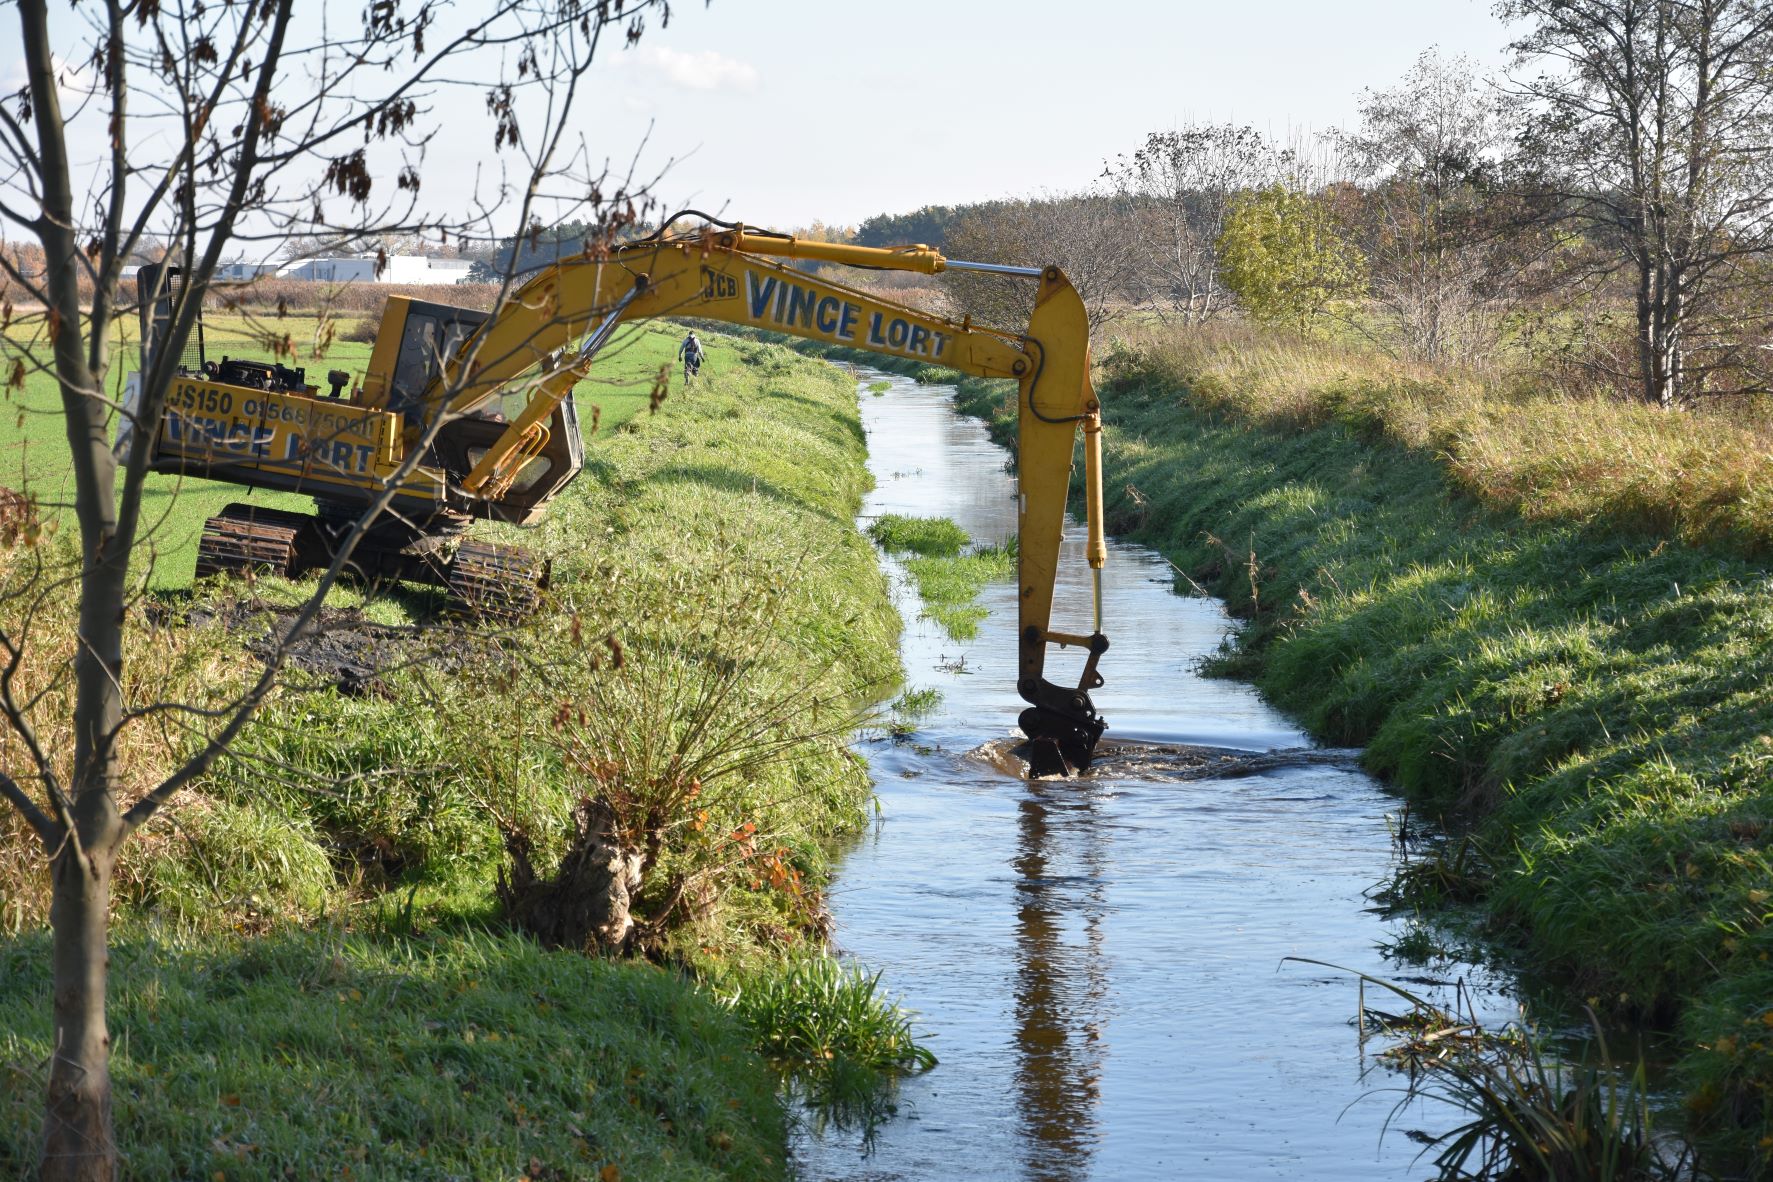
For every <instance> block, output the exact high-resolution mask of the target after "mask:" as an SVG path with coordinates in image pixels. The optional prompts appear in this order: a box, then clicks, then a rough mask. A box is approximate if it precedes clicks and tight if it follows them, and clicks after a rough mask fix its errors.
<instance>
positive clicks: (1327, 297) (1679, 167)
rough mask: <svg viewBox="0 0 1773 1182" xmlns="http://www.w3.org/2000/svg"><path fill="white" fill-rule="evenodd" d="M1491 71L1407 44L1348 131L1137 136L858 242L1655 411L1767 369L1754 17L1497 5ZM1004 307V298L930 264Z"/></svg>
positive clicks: (1126, 309)
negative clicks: (1402, 66) (1498, 370)
mask: <svg viewBox="0 0 1773 1182" xmlns="http://www.w3.org/2000/svg"><path fill="white" fill-rule="evenodd" d="M1497 12H1498V14H1499V15H1501V16H1503V17H1504V18H1505V19H1507V20H1509V21H1511V22H1513V23H1514V24H1515V26H1516V28H1517V31H1518V35H1517V37H1516V38H1515V40H1514V42H1513V43H1512V45H1511V47H1510V54H1509V61H1508V64H1507V67H1506V68H1505V69H1503V70H1501V71H1499V72H1496V73H1494V74H1489V73H1485V72H1483V71H1481V70H1480V69H1479V67H1478V66H1477V65H1476V64H1475V63H1473V62H1472V61H1470V60H1469V59H1466V58H1462V57H1451V56H1445V55H1442V54H1440V53H1438V52H1436V51H1434V50H1430V51H1428V52H1426V53H1424V54H1422V55H1421V57H1420V58H1419V59H1418V60H1417V62H1416V63H1415V65H1414V66H1413V67H1412V68H1411V69H1410V70H1409V72H1408V73H1406V74H1405V75H1404V76H1403V77H1402V78H1401V79H1399V80H1398V81H1397V82H1396V83H1395V84H1393V85H1391V86H1389V87H1385V88H1381V89H1374V90H1369V91H1367V92H1365V93H1364V94H1363V95H1362V97H1361V102H1360V105H1359V119H1358V124H1357V126H1355V127H1353V128H1350V129H1345V130H1336V131H1331V132H1328V133H1324V134H1321V135H1318V136H1314V137H1311V138H1309V139H1304V140H1297V141H1294V142H1291V143H1280V142H1277V141H1276V140H1275V139H1274V138H1273V137H1272V136H1269V135H1267V134H1264V133H1263V132H1261V131H1259V130H1257V129H1255V128H1252V127H1248V126H1239V125H1235V124H1230V123H1190V124H1184V125H1182V126H1179V127H1176V128H1172V129H1169V130H1164V131H1157V132H1152V133H1150V134H1149V135H1147V136H1146V137H1145V139H1144V141H1143V142H1142V143H1141V144H1139V145H1138V146H1137V148H1135V149H1134V150H1133V151H1131V152H1130V153H1127V154H1124V155H1121V156H1117V157H1115V158H1113V159H1110V160H1108V161H1107V162H1106V163H1105V167H1104V169H1103V172H1102V173H1101V175H1100V176H1099V177H1097V178H1095V180H1094V181H1093V182H1091V183H1090V184H1088V185H1086V186H1084V187H1082V188H1080V189H1079V190H1077V191H1074V192H1067V193H1059V194H1050V193H1049V194H1041V195H1033V196H1028V197H1024V198H1017V199H1011V200H999V201H991V202H983V203H976V204H968V205H958V206H927V207H925V208H923V209H920V210H917V211H915V212H912V213H908V214H900V215H880V216H876V217H872V218H869V219H868V220H866V221H864V222H863V223H861V225H860V226H858V227H857V229H856V231H855V232H854V237H855V240H856V241H858V242H862V243H864V244H870V245H884V244H886V243H889V242H905V241H921V242H928V243H930V244H931V245H935V246H939V247H941V248H942V249H943V250H944V251H945V252H946V253H947V254H948V255H949V256H950V257H955V258H968V259H976V260H980V261H986V262H1030V261H1036V262H1041V261H1052V262H1057V263H1059V264H1060V265H1061V266H1063V267H1065V268H1066V270H1067V272H1068V273H1069V274H1070V275H1071V277H1072V279H1073V281H1074V282H1075V283H1076V284H1077V286H1078V287H1079V289H1080V290H1081V291H1082V292H1083V293H1084V295H1085V298H1086V300H1087V302H1088V303H1089V305H1090V310H1091V313H1092V315H1093V316H1094V318H1095V320H1096V322H1097V323H1099V324H1112V323H1113V322H1114V321H1115V320H1116V319H1117V318H1120V317H1124V316H1127V315H1129V314H1138V315H1143V316H1145V317H1151V316H1157V317H1161V318H1163V319H1165V320H1168V321H1172V322H1177V323H1182V324H1189V325H1199V324H1204V323H1207V322H1210V321H1213V320H1216V319H1218V318H1220V317H1224V316H1227V315H1233V314H1241V315H1243V316H1247V317H1249V318H1251V319H1253V320H1257V321H1262V322H1267V323H1272V324H1281V325H1289V326H1293V327H1299V328H1307V329H1309V328H1311V327H1313V326H1321V325H1326V324H1330V323H1335V324H1338V325H1340V326H1341V328H1342V329H1343V330H1344V331H1348V332H1353V333H1356V334H1359V335H1360V336H1363V337H1365V338H1368V339H1370V340H1371V341H1372V342H1373V343H1374V344H1376V345H1378V346H1379V347H1382V348H1384V349H1386V350H1388V351H1390V352H1393V353H1396V354H1398V355H1400V356H1407V357H1411V358H1415V359H1420V360H1422V361H1427V362H1431V363H1438V364H1448V363H1451V364H1485V363H1490V362H1493V361H1495V360H1496V359H1498V358H1501V357H1508V358H1511V359H1514V358H1518V357H1520V356H1521V355H1522V354H1525V355H1526V357H1527V358H1528V359H1529V360H1532V361H1535V362H1538V363H1540V364H1542V365H1543V366H1546V367H1555V368H1558V369H1559V370H1560V371H1561V372H1562V373H1563V374H1564V375H1565V376H1566V377H1572V378H1578V379H1580V380H1581V381H1582V382H1583V383H1584V384H1586V385H1588V386H1590V387H1591V388H1602V389H1609V390H1614V391H1618V392H1621V393H1627V394H1630V395H1631V396H1634V397H1637V398H1641V399H1643V400H1644V401H1647V402H1650V403H1653V404H1656V405H1660V406H1665V407H1672V406H1677V405H1682V404H1687V403H1691V402H1693V401H1696V400H1699V399H1703V398H1711V397H1717V396H1726V395H1735V394H1745V393H1759V392H1765V391H1766V390H1768V389H1769V383H1770V381H1773V374H1769V372H1768V368H1767V363H1766V361H1765V360H1764V359H1765V358H1766V357H1767V356H1768V351H1769V350H1770V349H1773V315H1770V313H1769V311H1768V308H1769V305H1770V303H1773V301H1770V300H1769V298H1768V297H1769V295H1773V266H1770V265H1769V256H1770V255H1773V6H1769V5H1767V4H1764V3H1760V2H1748V0H1505V2H1503V3H1501V4H1499V5H1498V6H1497ZM945 287H946V289H947V291H948V293H949V294H950V295H951V296H952V297H953V298H954V299H955V301H956V302H957V304H958V305H959V306H961V307H964V308H965V309H966V310H967V311H968V312H970V313H972V314H973V315H975V316H977V317H979V318H981V319H990V320H995V321H997V322H999V323H1004V324H1016V323H1021V322H1022V321H1023V320H1024V319H1025V317H1026V312H1027V308H1026V301H1027V300H1028V299H1029V298H1030V297H1029V293H1027V292H1026V291H1024V290H1022V288H1021V287H1019V286H1017V285H1016V284H1014V283H1012V282H1008V281H1004V280H1001V279H996V278H994V277H991V276H981V275H977V274H959V273H951V274H950V275H949V276H948V277H946V278H945Z"/></svg>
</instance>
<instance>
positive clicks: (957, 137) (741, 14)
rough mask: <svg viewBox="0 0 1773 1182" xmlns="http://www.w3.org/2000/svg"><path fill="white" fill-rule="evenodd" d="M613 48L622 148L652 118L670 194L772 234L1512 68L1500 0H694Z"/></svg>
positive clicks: (604, 115) (595, 131)
mask: <svg viewBox="0 0 1773 1182" xmlns="http://www.w3.org/2000/svg"><path fill="white" fill-rule="evenodd" d="M673 7H674V8H675V10H676V11H675V16H674V18H673V20H672V22H671V26H670V28H669V29H666V30H662V31H661V30H658V29H656V28H654V29H652V30H651V31H649V33H648V34H647V37H646V39H645V40H644V41H643V42H642V43H641V45H640V46H639V47H638V48H635V49H632V50H618V51H615V52H611V53H609V54H608V55H607V58H606V61H605V65H604V68H602V69H600V71H599V81H598V86H597V90H596V92H595V93H594V94H593V96H592V101H591V102H590V103H589V104H587V105H586V106H585V107H583V108H582V110H583V111H584V113H585V118H584V124H585V129H586V131H587V132H588V133H589V134H590V135H591V136H592V138H593V139H594V140H595V141H596V142H598V143H600V144H602V145H604V146H605V148H606V150H607V151H609V152H610V154H611V155H614V156H621V155H622V154H624V153H626V152H631V151H632V149H633V145H634V144H635V143H637V142H638V140H639V137H640V136H641V134H642V133H643V132H644V131H645V129H646V127H647V124H648V121H651V123H652V141H651V148H652V151H651V155H650V158H651V159H652V160H653V162H654V163H659V162H662V161H663V159H664V158H665V157H666V155H671V156H675V157H678V158H679V160H678V162H677V163H676V164H675V166H674V167H673V168H672V169H671V171H670V172H669V174H668V175H667V177H666V178H665V181H664V183H663V185H662V190H663V191H664V193H665V194H667V195H668V197H670V198H674V199H677V200H679V201H681V202H682V203H685V204H689V203H694V204H697V205H699V206H700V207H702V208H705V209H709V210H710V211H712V210H714V209H715V208H716V207H725V208H726V209H727V210H728V211H729V213H730V214H731V215H733V216H736V217H739V218H742V219H743V220H745V221H749V222H753V223H756V224H763V225H781V226H786V225H799V224H806V223H810V222H811V221H813V220H814V219H815V218H816V219H820V220H823V221H826V222H838V223H854V222H857V221H859V220H861V219H862V218H865V217H867V216H868V215H870V214H874V213H881V212H902V211H905V210H910V209H915V208H917V207H918V206H920V205H926V204H942V203H952V202H959V201H971V200H978V199H983V198H990V197H1002V196H1010V195H1018V194H1026V193H1029V192H1032V191H1036V190H1040V189H1054V190H1062V189H1074V188H1077V187H1080V186H1082V185H1084V184H1087V183H1088V182H1089V181H1090V180H1091V179H1092V178H1094V177H1095V176H1096V175H1097V174H1098V173H1100V172H1101V170H1102V166H1103V161H1104V159H1105V158H1108V157H1112V156H1114V155H1117V154H1119V153H1121V152H1128V151H1131V150H1132V149H1134V148H1135V147H1137V146H1138V144H1139V143H1140V142H1141V140H1142V139H1143V138H1144V137H1145V135H1146V134H1147V133H1148V132H1151V131H1157V130H1162V129H1167V128H1171V127H1174V126H1176V125H1177V124H1178V123H1179V122H1184V121H1187V120H1190V119H1212V120H1234V121H1236V122H1239V123H1250V124H1254V125H1255V126H1257V127H1259V128H1263V129H1266V130H1269V131H1272V132H1273V133H1275V134H1276V135H1280V136H1285V135H1286V133H1287V132H1288V129H1289V128H1310V129H1321V128H1324V127H1329V126H1335V125H1341V124H1348V123H1351V122H1352V121H1353V120H1354V117H1355V112H1356V108H1357V105H1358V101H1359V96H1360V92H1361V91H1362V90H1363V89H1365V88H1368V87H1379V88H1383V87H1386V86H1389V85H1390V84H1392V83H1393V82H1395V81H1396V80H1397V79H1398V78H1399V77H1401V76H1402V75H1403V73H1404V72H1405V71H1406V70H1407V69H1408V68H1409V67H1410V65H1411V63H1412V62H1413V61H1414V60H1415V59H1416V57H1417V55H1418V54H1420V53H1421V52H1422V51H1423V50H1424V49H1426V48H1428V47H1430V46H1438V47H1439V48H1440V49H1441V50H1442V52H1443V53H1447V54H1458V53H1463V54H1466V55H1469V56H1470V57H1472V58H1473V59H1474V60H1476V61H1477V62H1478V64H1479V65H1480V66H1483V67H1485V68H1491V67H1497V66H1500V65H1502V64H1503V60H1504V58H1503V53H1502V49H1503V46H1504V45H1505V44H1506V42H1507V40H1508V32H1507V30H1506V29H1505V28H1504V26H1503V25H1502V24H1501V23H1500V22H1499V21H1498V20H1497V19H1496V18H1495V17H1494V16H1492V15H1491V13H1490V3H1489V0H1335V2H1333V3H1332V2H1330V0H1241V2H1240V0H1213V2H1203V0H1168V2H1165V0H1085V2H1078V0H1070V2H1065V3H1060V2H1057V0H1022V2H1020V3H1017V2H1014V0H892V2H890V3H878V2H874V3H856V2H854V0H713V3H712V4H711V5H709V6H707V7H704V6H703V5H702V3H701V2H700V0H682V2H681V3H678V4H676V5H674V6H673Z"/></svg>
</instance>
